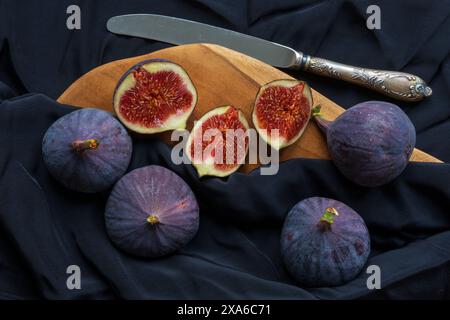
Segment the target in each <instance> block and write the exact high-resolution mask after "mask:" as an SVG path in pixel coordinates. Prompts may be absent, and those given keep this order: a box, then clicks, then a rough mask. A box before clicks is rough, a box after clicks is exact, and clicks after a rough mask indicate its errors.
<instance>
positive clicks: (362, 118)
mask: <svg viewBox="0 0 450 320" xmlns="http://www.w3.org/2000/svg"><path fill="white" fill-rule="evenodd" d="M314 116H315V117H314V118H315V120H316V122H317V124H318V125H319V127H320V128H321V129H322V131H323V132H324V133H325V135H326V139H327V145H328V150H329V152H330V156H331V159H332V160H333V162H334V164H335V165H336V167H337V168H338V169H339V171H340V172H342V174H343V175H344V176H346V177H347V178H348V179H349V180H351V181H353V182H355V183H357V184H359V185H362V186H366V187H377V186H381V185H384V184H386V183H388V182H390V181H392V180H393V179H395V178H396V177H397V176H398V175H400V174H401V173H402V171H403V170H404V169H405V167H406V165H407V164H408V161H409V158H410V157H411V154H412V152H413V150H414V146H415V143H416V132H415V129H414V125H413V124H412V122H411V120H409V118H408V116H407V115H406V114H405V113H404V112H403V111H402V110H401V109H400V108H399V107H397V106H396V105H394V104H392V103H388V102H383V101H367V102H363V103H359V104H357V105H355V106H353V107H351V108H349V109H348V110H347V111H345V112H344V113H343V114H341V115H340V116H338V117H337V118H336V120H334V121H327V120H325V119H323V118H322V117H321V116H320V113H318V112H317V109H316V112H315V113H314Z"/></svg>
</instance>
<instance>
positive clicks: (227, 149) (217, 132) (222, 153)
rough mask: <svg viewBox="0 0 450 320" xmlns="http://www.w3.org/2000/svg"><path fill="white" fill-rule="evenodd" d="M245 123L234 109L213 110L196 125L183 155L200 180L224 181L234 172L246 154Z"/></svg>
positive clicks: (229, 107)
mask: <svg viewBox="0 0 450 320" xmlns="http://www.w3.org/2000/svg"><path fill="white" fill-rule="evenodd" d="M248 128H249V127H248V122H247V120H246V119H245V116H244V114H243V113H242V112H241V111H240V110H239V109H237V108H235V107H233V106H223V107H218V108H215V109H213V110H211V111H209V112H207V113H205V114H204V115H203V116H202V117H201V118H200V119H199V120H198V121H196V123H195V124H194V128H193V129H192V131H191V134H190V135H189V138H188V141H187V144H186V146H187V148H186V154H187V156H188V158H189V160H190V161H191V162H192V164H193V165H194V167H195V168H196V169H197V172H198V174H199V176H200V177H201V176H204V175H209V176H216V177H225V176H228V175H230V174H232V173H233V172H235V171H236V170H237V169H238V168H239V167H240V166H241V164H242V163H244V161H245V157H246V156H247V152H248V143H249V135H248Z"/></svg>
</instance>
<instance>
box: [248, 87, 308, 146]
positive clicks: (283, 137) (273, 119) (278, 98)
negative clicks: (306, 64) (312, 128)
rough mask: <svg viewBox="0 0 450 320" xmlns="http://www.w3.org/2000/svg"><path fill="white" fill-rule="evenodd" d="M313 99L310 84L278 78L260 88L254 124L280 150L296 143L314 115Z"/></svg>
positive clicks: (267, 140) (266, 139) (268, 141)
mask: <svg viewBox="0 0 450 320" xmlns="http://www.w3.org/2000/svg"><path fill="white" fill-rule="evenodd" d="M312 104H313V98H312V94H311V89H310V88H309V86H308V84H307V83H306V82H303V81H298V80H291V79H287V80H275V81H272V82H269V83H267V84H266V85H264V86H262V87H261V89H259V92H258V94H257V96H256V100H255V105H254V107H253V114H252V119H253V124H254V125H255V128H256V130H257V131H258V134H259V135H260V136H261V138H262V139H263V140H264V141H266V142H267V143H268V144H269V145H270V146H271V147H272V148H274V149H276V150H280V149H281V148H284V147H287V146H289V145H291V144H293V143H294V142H296V141H297V140H298V139H299V138H300V137H301V135H302V134H303V131H304V130H305V128H306V125H307V124H308V122H309V119H310V117H311V108H312Z"/></svg>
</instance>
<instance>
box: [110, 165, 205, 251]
mask: <svg viewBox="0 0 450 320" xmlns="http://www.w3.org/2000/svg"><path fill="white" fill-rule="evenodd" d="M105 222H106V230H107V232H108V235H109V237H110V239H111V240H112V241H113V242H114V243H115V244H116V245H117V246H118V247H119V248H121V249H122V250H124V251H126V252H128V253H131V254H133V255H137V256H141V257H161V256H164V255H167V254H170V253H173V252H175V251H176V250H178V249H180V248H182V247H183V246H184V245H186V244H187V243H188V242H189V241H191V240H192V238H193V237H194V236H195V234H196V233H197V230H198V226H199V208H198V204H197V200H196V199H195V196H194V193H193V192H192V190H191V188H190V187H189V186H188V185H187V183H186V182H184V180H183V179H181V178H180V177H179V176H178V175H176V174H175V173H173V172H172V171H170V170H168V169H166V168H164V167H160V166H156V165H152V166H147V167H143V168H139V169H135V170H133V171H131V172H129V173H128V174H126V175H125V176H124V177H123V178H122V179H120V180H119V181H118V182H117V184H116V185H115V186H114V188H113V190H112V192H111V195H110V197H109V199H108V202H107V204H106V210H105Z"/></svg>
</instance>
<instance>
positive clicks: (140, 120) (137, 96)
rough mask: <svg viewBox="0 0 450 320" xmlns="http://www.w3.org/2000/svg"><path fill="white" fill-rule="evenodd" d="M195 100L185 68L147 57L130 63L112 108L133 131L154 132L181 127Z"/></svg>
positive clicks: (118, 87)
mask: <svg viewBox="0 0 450 320" xmlns="http://www.w3.org/2000/svg"><path fill="white" fill-rule="evenodd" d="M196 103H197V92H196V90H195V87H194V85H193V84H192V81H191V79H190V78H189V76H188V74H187V73H186V71H185V70H184V69H183V68H182V67H181V66H179V65H178V64H175V63H173V62H170V61H167V60H159V59H154V60H146V61H142V62H140V63H138V64H136V65H135V66H133V67H131V69H130V70H128V71H127V72H126V73H125V74H124V75H123V76H122V78H121V79H120V80H119V82H118V84H117V87H116V90H115V92H114V98H113V104H114V110H115V112H116V114H117V116H118V117H119V119H120V121H122V123H123V124H124V125H125V126H126V127H127V128H129V129H130V130H132V131H135V132H139V133H157V132H162V131H168V130H173V129H184V128H185V127H186V121H187V119H188V118H189V116H190V115H191V113H192V111H193V110H194V107H195V104H196Z"/></svg>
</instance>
